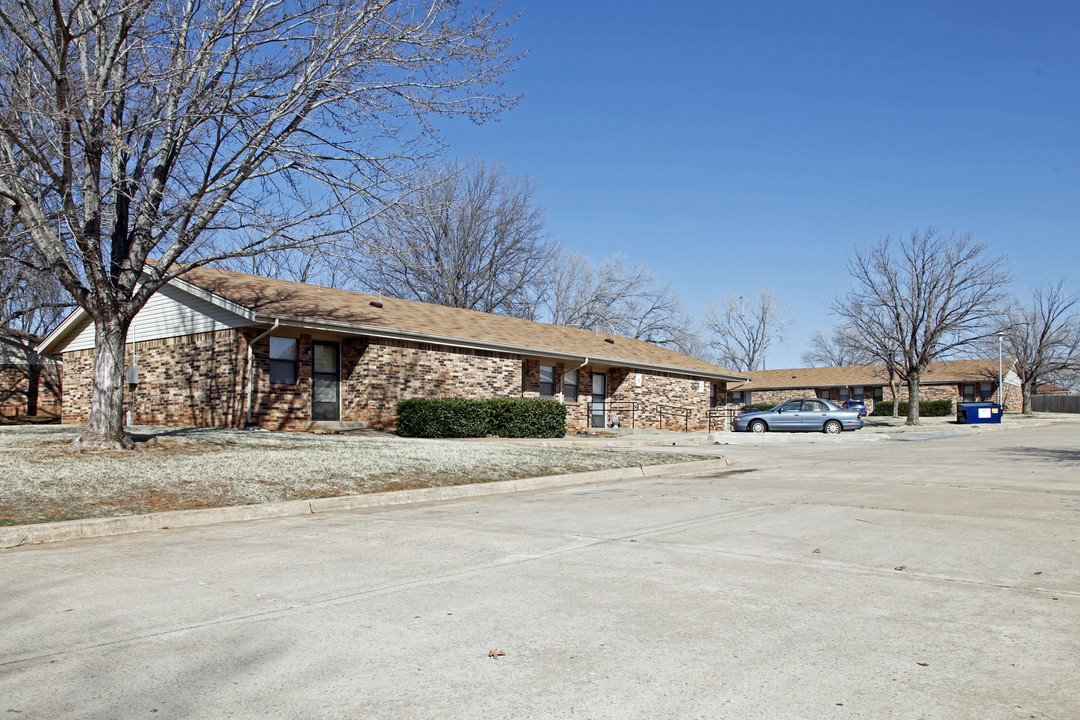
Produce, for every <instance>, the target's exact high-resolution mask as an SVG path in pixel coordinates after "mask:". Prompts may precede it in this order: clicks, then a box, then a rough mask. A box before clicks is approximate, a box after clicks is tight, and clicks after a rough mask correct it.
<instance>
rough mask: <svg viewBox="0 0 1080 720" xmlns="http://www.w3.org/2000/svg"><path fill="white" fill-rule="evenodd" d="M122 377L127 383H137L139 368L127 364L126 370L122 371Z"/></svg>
mask: <svg viewBox="0 0 1080 720" xmlns="http://www.w3.org/2000/svg"><path fill="white" fill-rule="evenodd" d="M124 379H125V381H126V382H127V384H128V385H138V384H139V368H138V367H136V366H135V365H128V367H127V372H125V373H124Z"/></svg>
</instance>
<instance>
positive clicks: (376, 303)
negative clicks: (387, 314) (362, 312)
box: [368, 300, 382, 308]
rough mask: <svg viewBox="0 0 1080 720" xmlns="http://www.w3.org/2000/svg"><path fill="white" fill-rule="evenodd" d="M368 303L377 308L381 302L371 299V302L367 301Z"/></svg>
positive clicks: (380, 305)
mask: <svg viewBox="0 0 1080 720" xmlns="http://www.w3.org/2000/svg"><path fill="white" fill-rule="evenodd" d="M368 305H370V306H371V307H377V308H381V307H382V303H381V302H379V301H378V300H372V301H371V302H369V303H368Z"/></svg>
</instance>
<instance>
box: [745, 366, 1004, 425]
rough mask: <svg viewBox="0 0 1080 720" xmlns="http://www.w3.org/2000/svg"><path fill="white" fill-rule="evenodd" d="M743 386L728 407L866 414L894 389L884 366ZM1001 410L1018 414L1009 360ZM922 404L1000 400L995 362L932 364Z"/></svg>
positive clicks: (779, 375)
mask: <svg viewBox="0 0 1080 720" xmlns="http://www.w3.org/2000/svg"><path fill="white" fill-rule="evenodd" d="M747 375H749V376H750V378H751V380H750V382H747V383H741V384H740V383H732V384H731V385H729V387H728V402H730V403H732V404H735V405H745V404H747V403H781V402H783V401H784V400H790V399H792V398H804V397H819V398H827V399H830V400H834V401H836V402H843V401H845V400H862V401H864V402H865V403H866V410H867V412H873V410H874V403H876V402H881V401H882V400H893V399H895V398H894V397H893V389H892V387H891V386H890V384H889V375H888V372H887V371H886V369H885V366H884V365H847V366H841V367H820V368H789V369H784V370H757V371H754V372H749V373H747ZM1002 385H1003V386H1004V387H1005V392H1004V403H1003V405H1004V409H1005V410H1019V409H1020V379H1019V377H1017V375H1016V373H1014V372H1013V371H1012V360H1009V359H1006V360H1004V361H1003V363H1002ZM899 399H900V400H901V401H905V400H907V386H906V385H904V384H901V385H900V391H899ZM919 399H920V400H951V401H952V403H953V409H954V410H955V409H956V403H958V402H976V401H982V400H985V401H992V402H997V401H998V359H997V358H989V359H985V360H942V361H939V362H935V363H931V365H930V367H928V368H927V370H926V374H925V375H924V376H923V380H922V383H921V384H920V386H919Z"/></svg>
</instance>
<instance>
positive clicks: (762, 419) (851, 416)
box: [734, 398, 863, 435]
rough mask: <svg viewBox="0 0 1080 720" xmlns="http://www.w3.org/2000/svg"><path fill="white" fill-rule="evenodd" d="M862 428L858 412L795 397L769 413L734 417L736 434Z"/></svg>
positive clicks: (746, 412)
mask: <svg viewBox="0 0 1080 720" xmlns="http://www.w3.org/2000/svg"><path fill="white" fill-rule="evenodd" d="M862 426H863V421H862V415H861V414H859V412H858V411H857V410H848V409H847V408H842V407H840V406H839V405H837V404H836V403H834V402H833V401H832V400H822V399H820V398H798V399H796V400H788V401H787V402H783V403H781V404H779V405H777V406H776V407H774V408H773V409H772V410H744V411H742V412H740V413H738V414H737V415H736V416H735V423H734V427H735V431H736V432H747V431H748V432H756V433H763V432H780V431H791V432H798V431H803V432H815V431H816V432H824V433H829V434H830V435H836V434H837V433H840V432H842V431H844V430H858V429H859V428H861V427H862Z"/></svg>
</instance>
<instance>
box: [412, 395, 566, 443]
mask: <svg viewBox="0 0 1080 720" xmlns="http://www.w3.org/2000/svg"><path fill="white" fill-rule="evenodd" d="M397 432H398V435H402V436H404V437H424V438H460V437H484V436H485V435H497V436H499V437H562V436H563V435H565V434H566V406H565V405H563V404H562V403H560V402H559V401H557V400H545V399H542V398H490V399H487V400H466V399H465V398H418V399H413V400H402V401H401V402H399V403H398V404H397Z"/></svg>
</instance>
